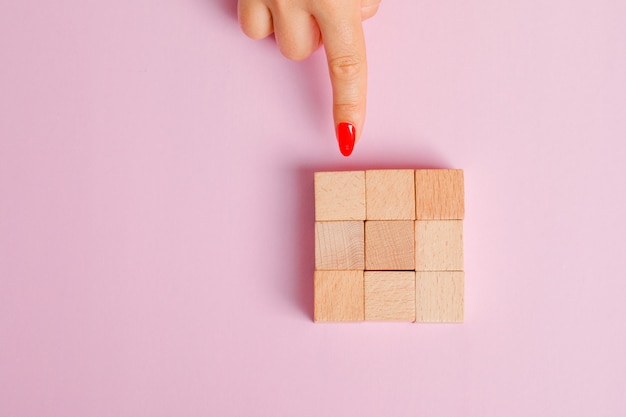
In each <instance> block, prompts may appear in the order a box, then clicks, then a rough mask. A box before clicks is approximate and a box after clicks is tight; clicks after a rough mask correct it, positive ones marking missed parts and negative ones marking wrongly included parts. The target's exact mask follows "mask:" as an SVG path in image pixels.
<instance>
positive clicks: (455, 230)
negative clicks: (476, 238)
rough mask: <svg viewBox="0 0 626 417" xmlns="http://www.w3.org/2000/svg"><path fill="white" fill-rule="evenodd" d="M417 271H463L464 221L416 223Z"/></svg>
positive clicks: (420, 221)
mask: <svg viewBox="0 0 626 417" xmlns="http://www.w3.org/2000/svg"><path fill="white" fill-rule="evenodd" d="M366 251H367V248H366ZM366 256H367V253H366ZM415 270H416V271H462V270H463V221H462V220H418V221H416V222H415Z"/></svg>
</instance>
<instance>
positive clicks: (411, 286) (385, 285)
mask: <svg viewBox="0 0 626 417" xmlns="http://www.w3.org/2000/svg"><path fill="white" fill-rule="evenodd" d="M415 294H416V293H415V272H414V271H365V320H367V321H385V320H394V321H415Z"/></svg>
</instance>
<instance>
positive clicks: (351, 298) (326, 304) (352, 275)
mask: <svg viewBox="0 0 626 417" xmlns="http://www.w3.org/2000/svg"><path fill="white" fill-rule="evenodd" d="M363 288H364V282H363V271H315V302H314V304H315V308H314V313H313V314H314V320H315V321H363V320H364V318H365V316H364V294H363Z"/></svg>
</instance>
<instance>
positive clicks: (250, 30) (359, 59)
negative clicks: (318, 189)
mask: <svg viewBox="0 0 626 417" xmlns="http://www.w3.org/2000/svg"><path fill="white" fill-rule="evenodd" d="M379 5H380V0H239V3H238V15H239V23H240V25H241V28H242V29H243V32H244V33H245V34H246V35H248V36H249V37H251V38H252V39H263V38H265V37H267V36H269V35H271V34H272V33H274V35H275V38H276V42H277V44H278V46H279V48H280V51H281V52H282V54H283V55H285V56H286V57H287V58H289V59H292V60H296V61H298V60H303V59H305V58H307V57H308V56H309V55H311V54H312V53H313V52H315V51H316V50H317V49H318V48H319V47H320V46H321V45H322V44H323V45H324V49H325V51H326V57H327V60H328V70H329V74H330V81H331V85H332V89H333V118H334V121H335V130H336V134H337V140H338V142H339V148H340V151H341V153H342V154H343V155H344V156H348V155H350V154H351V153H352V149H353V147H354V143H355V142H356V141H358V140H359V137H360V136H361V132H362V130H363V124H364V122H365V106H366V96H367V60H366V54H365V38H364V35H363V27H362V23H361V22H362V21H363V20H365V19H367V18H370V17H372V16H374V15H375V14H376V12H377V11H378V7H379Z"/></svg>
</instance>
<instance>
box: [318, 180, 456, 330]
mask: <svg viewBox="0 0 626 417" xmlns="http://www.w3.org/2000/svg"><path fill="white" fill-rule="evenodd" d="M463 182H464V179H463V171H461V170H451V169H439V170H368V171H352V172H318V173H316V174H315V204H316V206H315V218H316V221H315V276H314V280H315V302H314V304H315V313H314V320H315V321H316V322H318V321H322V322H323V321H339V322H341V321H344V322H345V321H417V322H449V323H457V322H462V321H463V319H464V302H465V301H464V285H465V276H464V273H463V218H464V216H465V213H464V201H463V199H464V189H463V187H464V184H463Z"/></svg>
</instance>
